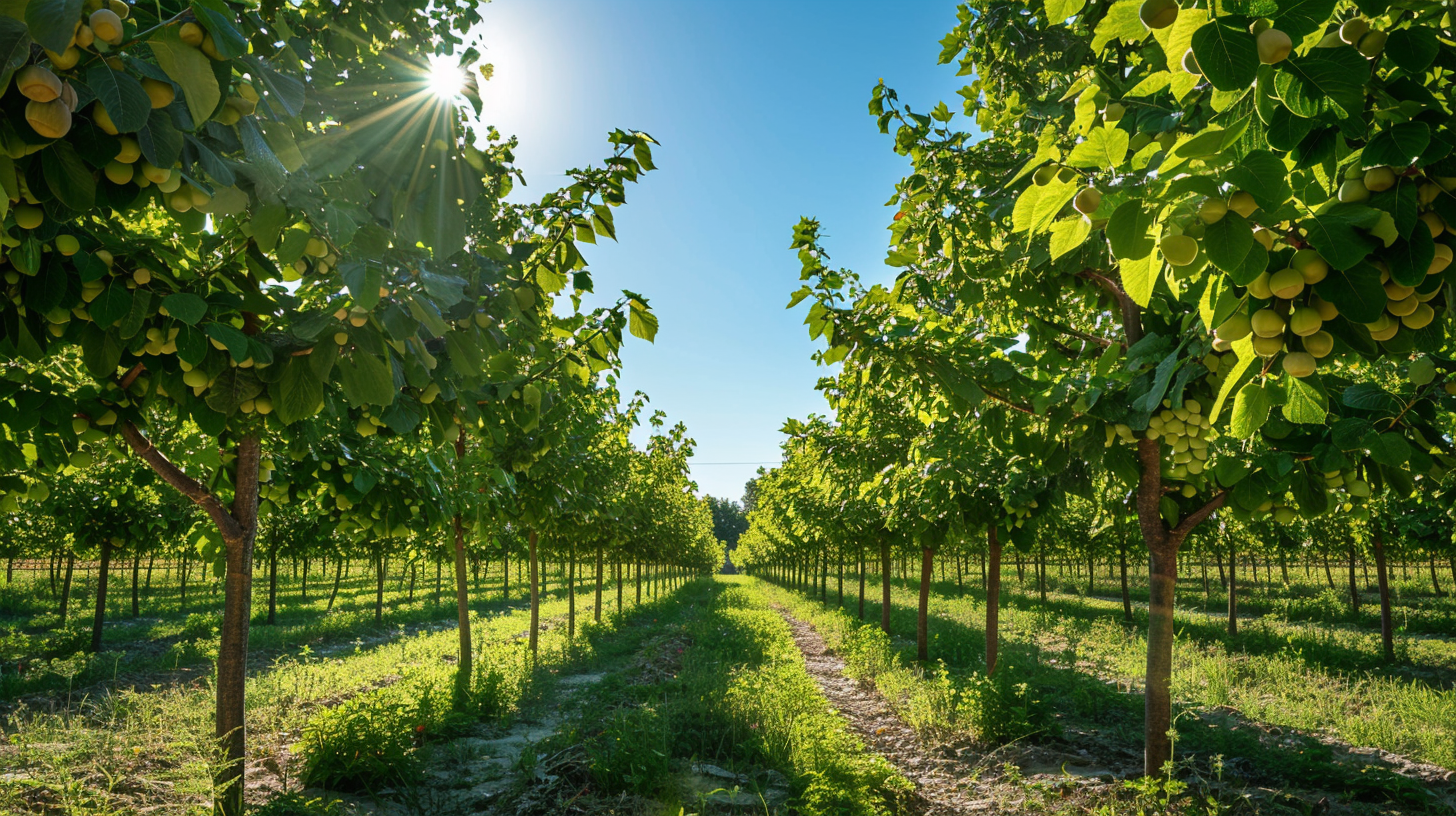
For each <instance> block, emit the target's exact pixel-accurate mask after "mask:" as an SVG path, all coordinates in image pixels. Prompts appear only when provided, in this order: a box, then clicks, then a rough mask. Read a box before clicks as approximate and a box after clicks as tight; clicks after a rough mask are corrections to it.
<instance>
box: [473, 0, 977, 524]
mask: <svg viewBox="0 0 1456 816" xmlns="http://www.w3.org/2000/svg"><path fill="white" fill-rule="evenodd" d="M483 14H484V16H485V25H484V30H483V34H482V38H483V41H484V43H485V45H486V55H485V57H486V60H487V61H489V62H491V63H492V64H494V66H495V78H494V79H492V80H491V81H490V82H488V83H486V84H485V86H484V88H483V92H484V93H483V96H484V100H485V105H486V107H485V115H484V117H483V119H484V120H485V121H486V122H490V123H493V124H495V125H496V127H498V128H499V129H500V130H501V131H502V132H503V133H505V134H508V135H510V134H514V135H516V136H519V137H520V139H521V147H520V150H519V151H518V153H517V159H518V163H519V165H520V167H521V168H522V170H523V171H524V172H525V174H526V181H527V183H528V185H529V186H528V187H527V188H526V189H525V190H524V191H518V192H517V193H516V194H514V195H513V198H515V197H528V198H534V197H537V196H540V195H542V194H544V193H545V192H546V191H547V190H549V189H552V188H554V187H557V186H559V185H560V184H561V183H562V182H563V181H564V177H563V176H562V175H561V173H562V171H563V170H564V169H566V168H569V167H573V166H580V165H585V164H588V163H591V162H594V161H597V160H599V159H600V158H601V157H602V156H605V155H606V152H607V145H606V134H607V132H608V131H609V130H610V129H612V128H615V127H621V128H630V129H636V130H642V131H646V132H648V133H650V134H652V135H653V136H654V137H655V138H656V139H657V140H658V141H659V142H661V147H659V148H658V149H657V150H656V151H655V154H654V155H655V162H656V164H657V166H658V170H657V171H656V172H653V173H650V174H648V175H647V176H646V177H645V178H644V179H643V180H642V182H641V183H639V184H638V185H636V186H635V187H633V188H630V189H629V190H628V203H627V205H626V206H625V207H622V208H619V209H618V211H617V237H618V240H619V243H617V244H602V245H599V246H597V247H588V248H587V250H588V251H587V253H586V254H587V257H588V260H589V261H590V263H591V266H592V268H593V270H594V277H595V280H596V285H597V289H598V291H599V292H602V293H606V294H615V293H616V292H617V290H620V289H631V290H633V291H637V292H641V293H642V294H644V295H646V296H647V297H648V298H649V300H650V301H651V304H652V307H653V309H654V310H655V311H656V313H657V315H658V318H659V320H660V321H661V330H660V332H659V333H658V335H657V342H656V344H655V345H648V344H646V343H644V342H642V341H640V340H636V339H635V338H633V342H631V343H630V344H629V345H628V348H627V349H626V350H625V352H624V354H623V358H624V362H625V370H624V374H623V383H622V384H623V386H624V389H625V390H626V391H627V392H628V393H630V392H631V391H632V390H636V389H641V390H643V391H645V392H647V393H648V395H649V396H650V397H651V405H652V407H653V408H656V409H661V410H663V411H666V412H667V414H668V417H669V420H670V421H674V422H675V421H679V420H680V421H682V422H684V423H686V424H687V427H688V430H689V432H690V434H691V435H692V436H693V438H694V439H696V440H697V443H698V444H697V454H696V456H695V457H694V465H693V478H694V479H695V480H696V481H697V483H698V486H699V488H700V490H701V492H704V493H711V494H713V495H718V496H727V497H730V498H735V499H736V498H738V497H739V496H740V495H741V493H742V489H743V483H744V481H745V480H747V479H748V478H750V477H752V475H753V473H754V471H755V469H756V467H757V465H754V464H741V465H739V464H734V465H720V464H709V463H720V462H733V463H738V462H754V463H756V462H776V461H777V460H778V446H779V442H780V440H781V439H782V437H781V435H780V434H779V428H780V426H781V425H782V424H783V421H784V419H785V418H786V417H790V416H796V417H803V416H806V415H808V414H809V413H813V412H817V413H824V412H825V411H826V408H827V406H826V405H825V404H824V401H823V400H822V398H821V397H820V396H819V394H818V392H817V391H815V390H814V384H815V382H816V381H817V380H818V379H819V377H821V376H823V375H824V374H825V373H826V370H825V369H823V368H821V367H818V366H816V365H815V363H814V362H813V360H811V359H810V354H811V353H812V351H813V349H814V346H813V345H812V344H811V343H810V342H809V338H808V333H807V332H806V330H805V328H804V326H803V325H802V321H803V318H804V314H805V307H803V306H801V307H800V308H798V309H796V310H794V311H788V310H785V308H784V305H785V304H786V303H787V302H788V298H789V294H790V293H791V292H792V291H793V290H794V289H796V288H797V287H798V285H799V282H798V261H797V259H796V258H795V255H794V253H792V252H790V251H789V250H788V244H789V237H790V230H791V228H792V227H793V225H794V223H795V222H796V221H797V220H798V218H799V216H801V215H807V216H812V217H815V218H818V219H819V220H820V221H821V222H822V223H823V225H824V231H825V233H826V235H827V247H828V249H829V252H830V254H831V256H832V258H831V263H832V264H833V265H835V266H847V267H851V268H853V269H855V270H857V271H858V272H859V273H860V274H861V275H863V276H865V277H866V278H867V279H869V280H876V281H885V280H889V279H890V278H891V277H892V272H891V270H890V269H889V268H888V267H886V266H885V265H884V262H883V259H884V249H885V245H886V236H887V234H886V232H885V226H886V225H887V224H888V223H889V222H890V217H891V214H892V211H891V210H889V209H887V208H886V207H885V206H884V203H885V201H886V200H887V199H888V198H889V197H890V195H891V194H892V193H893V190H894V183H895V182H896V181H897V180H898V179H899V178H900V177H902V176H903V175H904V174H905V169H906V167H907V163H906V161H905V160H904V159H901V158H900V157H899V156H896V155H895V153H894V151H893V150H892V149H891V142H890V137H888V136H882V135H881V134H880V133H879V132H878V130H877V129H876V128H875V124H874V120H873V119H872V118H871V117H870V116H869V114H868V113H867V112H866V106H867V104H868V101H869V94H870V89H871V88H872V87H873V86H874V84H875V82H876V81H877V79H878V78H880V77H884V78H885V81H886V82H887V83H888V84H889V85H890V86H892V87H894V88H896V89H897V90H898V91H899V92H900V97H901V99H902V100H904V101H906V102H909V103H910V104H911V106H912V107H914V108H915V109H917V110H921V111H925V110H929V109H930V108H931V107H932V106H933V105H934V104H935V102H937V101H939V100H942V99H944V100H946V101H947V103H948V104H951V105H952V107H953V108H954V107H956V105H955V102H956V99H957V98H956V96H955V91H956V90H957V89H958V88H960V87H961V86H962V85H963V84H964V81H963V80H958V79H957V78H956V76H955V68H954V66H937V65H936V62H935V60H936V56H937V55H938V54H939V51H940V47H939V45H938V41H939V40H940V38H941V37H943V36H944V35H945V33H946V32H947V31H949V30H950V29H951V27H952V26H953V25H954V24H955V5H954V3H953V2H942V1H941V0H935V1H934V2H932V1H931V0H913V1H907V0H901V1H900V2H852V1H846V0H839V2H811V1H810V0H800V1H797V2H791V1H790V0H783V1H782V2H758V1H756V0H609V1H604V0H596V2H587V1H586V0H495V1H494V2H492V3H490V4H489V5H487V6H485V7H484V11H483Z"/></svg>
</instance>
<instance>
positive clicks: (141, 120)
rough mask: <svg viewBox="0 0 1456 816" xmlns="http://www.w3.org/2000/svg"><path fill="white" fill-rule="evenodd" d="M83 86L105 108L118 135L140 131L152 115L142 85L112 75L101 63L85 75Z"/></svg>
mask: <svg viewBox="0 0 1456 816" xmlns="http://www.w3.org/2000/svg"><path fill="white" fill-rule="evenodd" d="M86 84H87V85H88V86H90V88H91V90H92V91H94V92H95V93H96V99H97V101H99V102H100V103H101V106H102V107H104V108H106V114H107V115H108V116H110V117H111V121H112V122H114V123H115V124H116V129H117V130H119V131H121V132H122V133H132V132H135V131H138V130H141V129H142V128H143V127H144V126H145V125H146V124H147V120H148V119H149V118H151V115H152V100H151V97H149V96H147V92H146V91H144V90H142V84H141V83H140V82H137V81H136V80H135V79H133V78H132V77H131V76H129V75H127V74H123V73H121V72H120V71H113V70H111V68H109V67H108V66H107V65H106V63H104V62H97V63H96V64H95V65H92V66H91V69H90V70H89V71H87V72H86Z"/></svg>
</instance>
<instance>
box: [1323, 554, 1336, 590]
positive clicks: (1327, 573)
mask: <svg viewBox="0 0 1456 816" xmlns="http://www.w3.org/2000/svg"><path fill="white" fill-rule="evenodd" d="M1324 557H1325V580H1326V581H1329V582H1330V591H1331V592H1333V591H1334V589H1335V574H1334V573H1333V572H1331V571H1330V554H1329V553H1324Z"/></svg>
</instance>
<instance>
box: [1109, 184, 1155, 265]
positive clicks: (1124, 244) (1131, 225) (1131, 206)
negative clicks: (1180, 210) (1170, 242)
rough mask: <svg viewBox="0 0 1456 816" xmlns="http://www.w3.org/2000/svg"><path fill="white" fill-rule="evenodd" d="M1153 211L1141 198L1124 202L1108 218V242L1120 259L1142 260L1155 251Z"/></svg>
mask: <svg viewBox="0 0 1456 816" xmlns="http://www.w3.org/2000/svg"><path fill="white" fill-rule="evenodd" d="M1152 226H1153V212H1152V210H1150V209H1147V208H1145V207H1144V206H1143V202H1142V201H1140V200H1136V199H1134V200H1132V201H1125V202H1123V204H1122V206H1120V207H1118V208H1117V209H1116V210H1115V211H1114V212H1113V213H1112V217H1111V218H1109V219H1107V228H1106V231H1107V243H1108V244H1109V245H1110V246H1111V247H1112V254H1113V256H1114V257H1116V258H1118V259H1119V260H1134V261H1135V260H1140V259H1143V258H1146V257H1148V256H1149V255H1151V254H1152V252H1153V244H1154V241H1153V237H1152V235H1151V234H1150V233H1149V230H1151V229H1152Z"/></svg>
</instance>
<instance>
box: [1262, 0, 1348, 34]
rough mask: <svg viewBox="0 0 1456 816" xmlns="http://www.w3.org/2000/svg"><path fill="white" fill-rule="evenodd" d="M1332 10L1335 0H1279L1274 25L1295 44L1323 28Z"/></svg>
mask: <svg viewBox="0 0 1456 816" xmlns="http://www.w3.org/2000/svg"><path fill="white" fill-rule="evenodd" d="M1334 10H1335V0H1280V2H1279V11H1278V12H1277V13H1276V14H1275V15H1274V27H1275V28H1277V29H1279V30H1280V31H1283V32H1284V33H1285V34H1288V35H1289V37H1290V39H1292V40H1294V42H1295V44H1296V45H1297V44H1298V43H1299V41H1300V40H1301V39H1303V38H1304V36H1305V35H1307V34H1310V33H1312V32H1315V31H1318V30H1320V29H1322V28H1324V25H1325V21H1326V20H1329V19H1330V14H1331V13H1332V12H1333V11H1334ZM1253 16H1268V15H1253Z"/></svg>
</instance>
